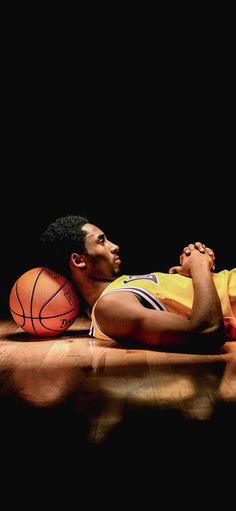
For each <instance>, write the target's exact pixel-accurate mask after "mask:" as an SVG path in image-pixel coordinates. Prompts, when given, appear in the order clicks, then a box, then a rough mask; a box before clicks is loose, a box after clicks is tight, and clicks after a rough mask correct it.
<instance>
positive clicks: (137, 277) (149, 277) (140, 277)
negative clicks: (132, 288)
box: [123, 273, 159, 284]
mask: <svg viewBox="0 0 236 511" xmlns="http://www.w3.org/2000/svg"><path fill="white" fill-rule="evenodd" d="M133 280H149V281H150V280H151V281H152V282H154V284H159V281H158V278H157V276H156V275H155V273H146V274H145V275H129V276H128V279H126V280H123V282H124V284H128V283H129V282H132V281H133Z"/></svg>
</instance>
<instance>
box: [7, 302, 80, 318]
mask: <svg viewBox="0 0 236 511" xmlns="http://www.w3.org/2000/svg"><path fill="white" fill-rule="evenodd" d="M77 308H78V305H76V307H74V308H73V309H69V310H68V311H64V312H61V313H60V314H54V315H53V316H41V315H40V313H39V315H38V316H26V315H25V314H24V315H22V314H19V312H15V311H14V310H13V309H11V311H12V312H13V314H15V315H16V316H20V317H21V318H22V317H24V318H25V319H38V320H39V321H41V319H43V320H44V319H52V318H59V317H60V316H65V314H69V313H70V312H74V311H75V310H76V309H77Z"/></svg>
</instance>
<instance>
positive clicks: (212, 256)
mask: <svg viewBox="0 0 236 511" xmlns="http://www.w3.org/2000/svg"><path fill="white" fill-rule="evenodd" d="M205 250H206V252H207V253H208V255H209V256H210V257H211V258H212V259H213V260H215V254H214V251H213V250H212V248H209V247H206V249H205Z"/></svg>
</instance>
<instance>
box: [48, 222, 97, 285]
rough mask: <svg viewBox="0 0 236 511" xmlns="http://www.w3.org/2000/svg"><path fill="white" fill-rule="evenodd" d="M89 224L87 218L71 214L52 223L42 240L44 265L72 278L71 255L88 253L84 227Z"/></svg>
mask: <svg viewBox="0 0 236 511" xmlns="http://www.w3.org/2000/svg"><path fill="white" fill-rule="evenodd" d="M87 223H90V222H89V220H88V218H86V217H85V216H81V215H70V214H68V215H67V216H64V217H60V218H57V219H56V220H55V221H54V222H52V223H50V224H49V225H48V227H47V228H46V230H45V231H44V232H43V234H42V235H41V238H40V247H41V253H42V265H43V266H48V267H49V268H51V269H52V270H54V271H57V272H58V273H61V274H62V275H65V276H66V277H68V278H70V269H69V258H70V255H71V253H72V252H78V253H86V249H85V245H84V240H85V237H86V232H85V231H82V227H83V226H84V225H85V224H87Z"/></svg>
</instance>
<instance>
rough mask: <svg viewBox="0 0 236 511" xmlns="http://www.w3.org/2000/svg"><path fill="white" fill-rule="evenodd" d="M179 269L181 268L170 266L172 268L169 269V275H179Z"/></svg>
mask: <svg viewBox="0 0 236 511" xmlns="http://www.w3.org/2000/svg"><path fill="white" fill-rule="evenodd" d="M181 268H182V267H181V266H172V268H170V269H169V273H179V271H180V270H181Z"/></svg>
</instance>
